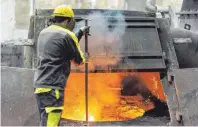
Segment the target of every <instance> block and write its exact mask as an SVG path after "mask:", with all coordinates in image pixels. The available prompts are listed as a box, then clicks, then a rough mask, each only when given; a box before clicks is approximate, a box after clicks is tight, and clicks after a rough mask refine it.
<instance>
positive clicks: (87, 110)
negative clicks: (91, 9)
mask: <svg viewBox="0 0 198 127" xmlns="http://www.w3.org/2000/svg"><path fill="white" fill-rule="evenodd" d="M85 26H88V20H87V19H85ZM85 55H86V57H85V105H86V106H85V111H86V122H87V124H88V123H89V103H88V102H89V100H88V99H89V98H88V71H89V67H88V57H87V56H88V35H87V34H85Z"/></svg>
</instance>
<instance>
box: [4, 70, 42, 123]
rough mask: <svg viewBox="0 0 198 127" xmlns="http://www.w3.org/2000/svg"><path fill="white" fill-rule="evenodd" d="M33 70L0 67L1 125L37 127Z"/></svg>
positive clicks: (37, 117) (37, 118) (37, 115)
mask: <svg viewBox="0 0 198 127" xmlns="http://www.w3.org/2000/svg"><path fill="white" fill-rule="evenodd" d="M33 77H34V70H31V69H21V68H10V67H1V125H2V126H38V125H39V114H38V108H37V107H38V106H37V102H36V100H35V96H34V88H33Z"/></svg>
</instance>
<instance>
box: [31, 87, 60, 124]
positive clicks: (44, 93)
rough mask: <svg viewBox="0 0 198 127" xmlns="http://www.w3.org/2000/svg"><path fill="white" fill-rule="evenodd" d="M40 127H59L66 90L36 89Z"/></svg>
mask: <svg viewBox="0 0 198 127" xmlns="http://www.w3.org/2000/svg"><path fill="white" fill-rule="evenodd" d="M34 93H35V95H36V99H37V103H38V108H39V113H40V126H58V125H59V122H60V119H61V113H62V110H63V104H64V90H58V89H51V88H36V89H35V92H34Z"/></svg>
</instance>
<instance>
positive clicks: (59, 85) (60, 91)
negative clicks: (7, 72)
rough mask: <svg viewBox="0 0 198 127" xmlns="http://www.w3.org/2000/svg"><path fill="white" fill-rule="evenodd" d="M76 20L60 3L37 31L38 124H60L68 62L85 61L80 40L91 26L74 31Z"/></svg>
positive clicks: (35, 82) (36, 80)
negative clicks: (49, 20)
mask: <svg viewBox="0 0 198 127" xmlns="http://www.w3.org/2000/svg"><path fill="white" fill-rule="evenodd" d="M75 23H76V22H75V19H74V12H73V10H72V9H71V8H70V7H69V6H67V5H61V6H58V7H57V8H55V9H54V12H53V14H52V24H51V25H50V26H49V27H47V28H45V29H43V30H42V31H41V32H40V34H39V37H38V44H37V51H38V52H37V54H38V56H37V58H38V63H37V68H36V72H35V77H34V87H35V91H34V93H35V95H36V99H37V103H38V108H39V113H40V126H58V125H59V121H60V118H61V112H62V110H63V103H64V89H65V87H66V82H67V79H68V77H69V74H70V65H71V62H72V63H75V64H77V65H82V64H83V63H84V62H85V58H84V54H83V52H82V51H81V49H80V45H79V40H80V39H81V37H82V36H83V35H85V34H86V33H87V31H89V28H90V27H89V26H84V27H82V28H81V29H80V30H79V31H78V32H76V33H73V32H72V31H73V29H74V27H75Z"/></svg>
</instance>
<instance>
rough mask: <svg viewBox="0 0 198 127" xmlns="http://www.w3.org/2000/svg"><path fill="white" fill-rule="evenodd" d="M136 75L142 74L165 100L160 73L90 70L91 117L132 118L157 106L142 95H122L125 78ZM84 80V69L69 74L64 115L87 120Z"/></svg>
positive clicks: (149, 87)
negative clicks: (97, 71)
mask: <svg viewBox="0 0 198 127" xmlns="http://www.w3.org/2000/svg"><path fill="white" fill-rule="evenodd" d="M133 75H137V76H138V77H140V79H141V80H142V81H143V82H144V83H145V85H146V87H147V88H148V89H149V90H150V91H151V93H152V94H153V95H155V96H156V97H157V98H159V99H160V100H162V101H165V95H164V92H163V88H162V84H161V82H160V76H159V73H89V121H124V120H132V119H135V118H137V117H141V116H143V115H144V113H145V112H146V111H148V110H151V109H153V108H154V105H153V103H152V102H150V101H149V99H147V100H143V98H142V96H141V95H136V96H122V95H121V89H122V85H123V84H122V82H123V79H124V78H125V77H127V76H133ZM84 80H85V79H84V74H83V73H72V74H71V75H70V78H69V80H68V82H67V87H66V89H65V102H64V111H63V114H62V118H65V119H71V120H80V121H85V90H84V87H85V84H84V83H85V81H84ZM131 85H133V84H131ZM129 91H130V90H129Z"/></svg>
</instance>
